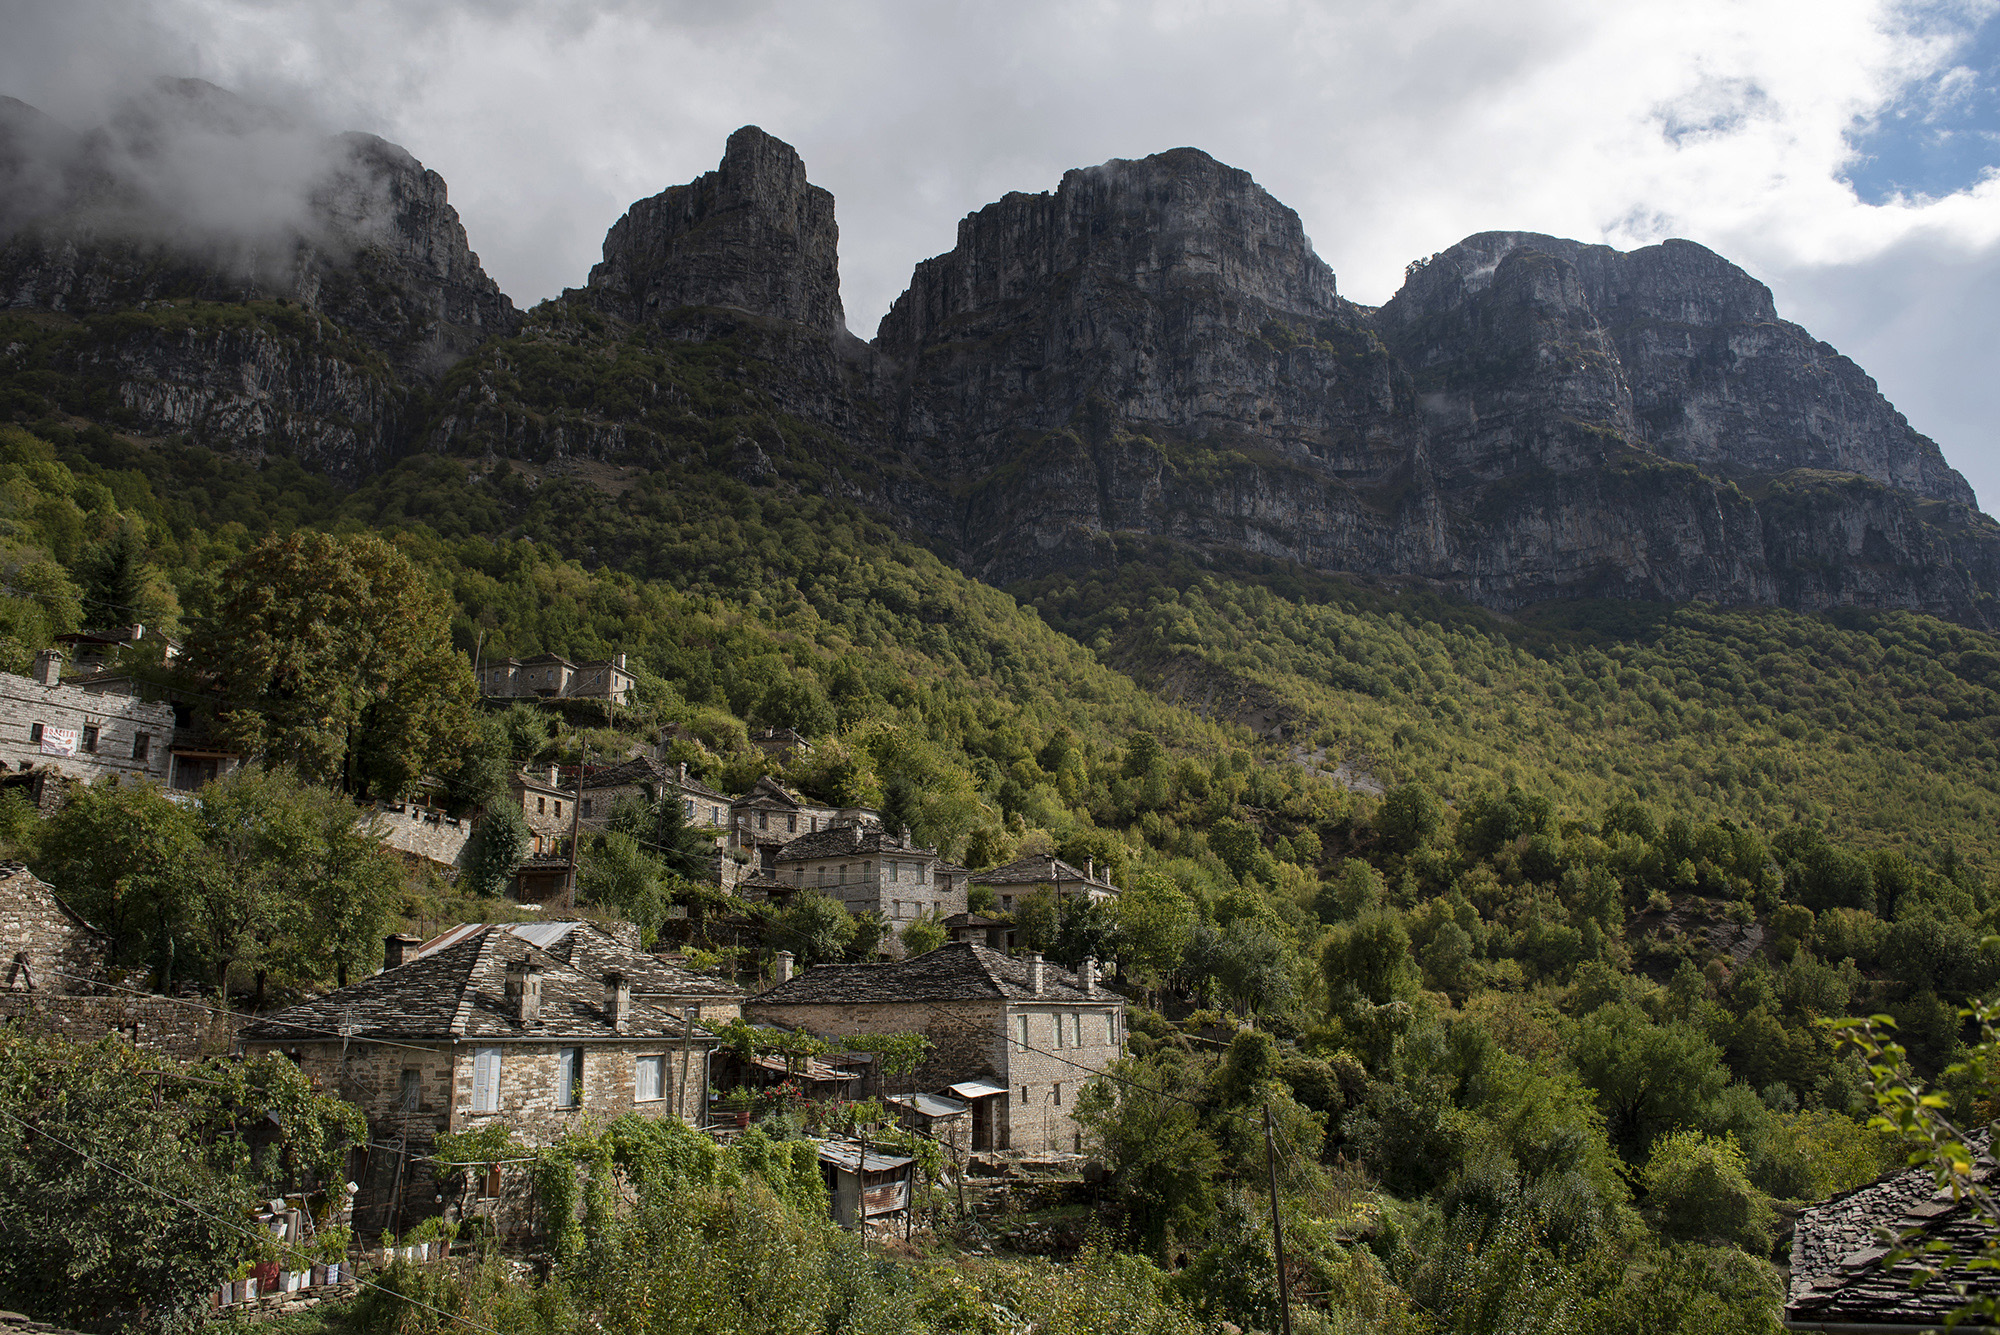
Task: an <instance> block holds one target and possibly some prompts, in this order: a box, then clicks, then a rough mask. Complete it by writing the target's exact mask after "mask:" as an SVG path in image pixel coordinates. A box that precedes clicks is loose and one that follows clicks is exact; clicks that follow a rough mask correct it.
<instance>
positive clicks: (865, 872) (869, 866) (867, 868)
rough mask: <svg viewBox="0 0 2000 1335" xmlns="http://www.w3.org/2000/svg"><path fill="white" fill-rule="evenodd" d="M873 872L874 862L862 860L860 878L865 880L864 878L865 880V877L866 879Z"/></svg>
mask: <svg viewBox="0 0 2000 1335" xmlns="http://www.w3.org/2000/svg"><path fill="white" fill-rule="evenodd" d="M874 874H875V864H874V863H872V862H864V863H862V864H861V879H862V880H864V881H866V880H867V879H868V878H869V877H871V876H873V875H874Z"/></svg>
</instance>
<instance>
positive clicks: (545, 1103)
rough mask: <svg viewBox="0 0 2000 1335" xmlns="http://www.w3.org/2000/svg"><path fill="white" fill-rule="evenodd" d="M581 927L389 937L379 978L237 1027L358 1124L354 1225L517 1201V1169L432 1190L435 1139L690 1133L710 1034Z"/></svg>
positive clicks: (625, 951)
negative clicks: (633, 1121) (346, 1106)
mask: <svg viewBox="0 0 2000 1335" xmlns="http://www.w3.org/2000/svg"><path fill="white" fill-rule="evenodd" d="M578 931H595V929H592V928H589V927H588V925H587V924H578V923H527V924H510V925H494V924H473V925H472V927H471V928H470V929H469V930H466V929H461V930H460V931H458V932H456V933H453V934H447V935H448V938H449V939H444V938H441V939H440V940H439V941H437V942H435V943H433V944H432V947H431V948H429V949H426V948H424V947H423V946H422V945H421V943H418V942H416V941H415V940H414V939H413V938H409V937H391V938H389V941H388V943H387V948H386V950H385V952H384V961H383V962H384V968H383V970H382V972H380V973H378V974H376V975H374V976H373V977H371V978H367V979H364V980H362V981H361V982H358V983H355V984H353V985H351V986H349V987H344V988H341V989H339V990H337V991H334V992H330V993H328V994H326V995H325V996H322V997H320V998H318V999H316V1000H314V1001H309V1002H306V1003H303V1004H301V1005H298V1006H292V1007H289V1008H287V1009H285V1010H282V1011H278V1012H276V1013H274V1014H272V1015H269V1016H267V1017H265V1018H263V1019H261V1020H258V1021H257V1022H255V1023H254V1024H251V1025H248V1026H246V1027H245V1028H244V1029H243V1030H242V1031H241V1032H240V1035H239V1039H240V1042H241V1045H242V1048H243V1050H244V1051H245V1052H247V1053H252V1054H255V1053H260V1052H283V1053H285V1054H286V1055H288V1056H290V1057H291V1058H292V1059H293V1060H295V1061H296V1062H298V1064H299V1066H300V1067H301V1068H302V1069H303V1070H304V1071H305V1072H306V1073H307V1074H309V1075H311V1076H313V1077H315V1078H317V1079H318V1080H319V1081H320V1082H321V1084H322V1085H324V1086H325V1087H326V1088H328V1089H330V1090H333V1091H334V1092H336V1093H338V1094H339V1095H340V1096H341V1097H342V1098H344V1099H347V1100H348V1101H349V1102H351V1103H353V1104H355V1105H356V1106H357V1107H359V1108H360V1109H361V1110H362V1112H363V1113H364V1114H365V1115H366V1116H367V1118H368V1125H369V1140H370V1142H371V1148H370V1149H368V1150H367V1151H365V1152H363V1153H362V1154H360V1155H359V1156H358V1157H357V1160H356V1161H355V1162H354V1163H352V1164H350V1170H351V1171H350V1174H349V1176H350V1177H351V1178H352V1180H353V1181H355V1182H356V1183H357V1184H359V1186H360V1192H359V1193H358V1195H357V1196H356V1199H355V1222H356V1227H357V1228H358V1229H360V1230H362V1231H364V1232H368V1233H375V1232H379V1231H382V1230H384V1229H389V1230H394V1231H401V1230H403V1229H405V1228H407V1227H408V1225H409V1224H410V1223H411V1222H414V1221H415V1220H416V1219H418V1218H420V1217H422V1216H424V1215H429V1214H435V1213H437V1201H438V1198H440V1197H443V1198H445V1199H446V1201H447V1202H449V1203H450V1204H451V1206H452V1208H454V1209H456V1210H458V1211H460V1212H462V1213H488V1212H491V1213H500V1212H501V1211H502V1203H503V1202H505V1203H507V1204H508V1205H509V1206H510V1207H511V1206H517V1205H519V1204H520V1203H521V1202H522V1201H523V1200H524V1199H525V1195H524V1194H525V1192H526V1190H527V1182H526V1181H525V1177H524V1175H523V1174H522V1173H520V1172H518V1171H516V1172H515V1173H514V1174H512V1176H511V1178H510V1177H509V1175H508V1174H506V1173H505V1172H498V1173H484V1172H479V1173H473V1174H470V1175H466V1174H453V1175H451V1178H450V1179H448V1180H443V1181H440V1180H438V1178H437V1176H436V1174H435V1173H434V1171H433V1170H432V1168H431V1166H430V1162H429V1160H428V1158H427V1157H426V1156H428V1155H429V1154H430V1152H431V1149H432V1148H433V1146H434V1145H435V1141H436V1137H437V1134H438V1133H439V1132H442V1131H452V1132H462V1131H474V1130H478V1129H479V1128H481V1127H483V1126H487V1125H490V1124H492V1123H494V1122H499V1123H504V1124H505V1125H506V1126H507V1127H508V1128H509V1130H510V1132H511V1133H512V1134H513V1135H514V1136H515V1137H517V1138H518V1139H521V1140H523V1141H526V1142H527V1143H529V1144H547V1143H549V1142H550V1141H552V1140H553V1139H555V1138H556V1137H558V1136H560V1135H562V1134H563V1133H564V1132H565V1131H567V1130H568V1129H569V1128H571V1127H574V1126H577V1125H580V1124H581V1123H583V1122H584V1121H586V1120H594V1121H600V1122H601V1121H607V1120H610V1119H612V1118H615V1117H619V1116H622V1115H624V1114H626V1113H636V1114H638V1115H640V1116H642V1117H679V1118H682V1119H684V1120H686V1121H688V1122H690V1123H695V1124H698V1123H699V1121H700V1119H701V1118H702V1116H703V1112H704V1108H705V1105H706V1092H707V1078H706V1072H707V1065H708V1059H709V1055H710V1053H711V1052H712V1051H713V1049H714V1047H715V1038H714V1036H713V1034H711V1033H710V1032H709V1030H708V1029H707V1028H706V1026H704V1025H702V1024H701V1023H699V1022H698V1021H697V1022H695V1023H692V1024H691V1023H689V1022H688V1021H687V1019H685V1018H684V1011H679V1010H676V1009H675V1008H674V1006H673V1005H671V1004H661V1002H659V1001H656V1000H653V999H649V998H648V997H647V996H645V995H644V994H641V995H637V996H635V994H634V980H635V978H638V977H639V974H640V970H641V969H642V968H643V967H644V961H645V960H646V959H648V958H650V957H644V956H642V955H641V953H640V952H638V951H632V950H629V948H626V947H622V946H619V945H618V943H616V942H612V941H609V939H608V938H605V939H603V940H598V939H589V940H581V939H579V940H568V938H570V937H571V936H572V934H573V933H576V932H578ZM565 941H568V946H569V950H568V952H567V953H569V954H571V956H572V959H574V961H575V962H574V963H572V962H570V961H568V960H565V959H564V958H563V954H564V953H565V952H564V951H563V949H562V948H563V946H564V943H565ZM635 956H636V957H639V958H636V959H635V958H634V957H635ZM607 965H622V966H625V967H606V966H607ZM642 985H645V984H643V983H642ZM468 1176H469V1178H470V1179H471V1185H470V1187H469V1189H468V1188H467V1185H466V1179H467V1177H468ZM506 1214H507V1217H508V1218H511V1219H513V1220H514V1221H516V1223H517V1224H518V1223H519V1222H520V1221H522V1220H524V1219H525V1212H524V1211H521V1210H519V1209H512V1208H509V1209H508V1210H507V1211H506Z"/></svg>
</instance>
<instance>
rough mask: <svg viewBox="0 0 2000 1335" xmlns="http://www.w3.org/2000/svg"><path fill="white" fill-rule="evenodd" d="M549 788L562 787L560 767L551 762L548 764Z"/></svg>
mask: <svg viewBox="0 0 2000 1335" xmlns="http://www.w3.org/2000/svg"><path fill="white" fill-rule="evenodd" d="M549 787H551V788H560V787H562V766H561V765H558V764H556V762H555V761H553V760H551V761H550V762H549Z"/></svg>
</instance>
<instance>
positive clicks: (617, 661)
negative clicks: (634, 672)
mask: <svg viewBox="0 0 2000 1335" xmlns="http://www.w3.org/2000/svg"><path fill="white" fill-rule="evenodd" d="M611 662H612V664H613V665H614V666H616V667H617V669H618V670H619V671H620V672H623V671H624V670H625V655H624V654H622V653H621V654H619V655H618V656H617V657H616V658H614V659H612V660H611Z"/></svg>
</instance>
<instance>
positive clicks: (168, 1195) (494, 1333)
mask: <svg viewBox="0 0 2000 1335" xmlns="http://www.w3.org/2000/svg"><path fill="white" fill-rule="evenodd" d="M0 1117H5V1118H6V1119H7V1120H8V1121H10V1122H13V1123H15V1124H16V1125H18V1126H20V1127H22V1128H24V1129H25V1130H26V1131H27V1132H28V1134H29V1135H31V1136H40V1137H42V1138H43V1139H44V1140H46V1141H48V1142H50V1143H51V1144H54V1145H59V1146H61V1147H62V1148H63V1149H66V1150H68V1151H69V1152H70V1153H71V1154H74V1155H76V1156H77V1157H78V1158H79V1159H82V1160H83V1161H84V1162H86V1163H90V1164H94V1165H96V1166H97V1167H99V1168H101V1169H103V1170H105V1171H106V1172H109V1173H114V1174H116V1175H117V1176H119V1177H122V1178H124V1179H125V1180H126V1181H127V1182H131V1183H133V1184H134V1185H136V1186H139V1187H143V1188H145V1189H146V1190H147V1191H150V1192H152V1193H153V1194H154V1195H156V1196H159V1197H161V1198H162V1199H164V1200H168V1201H171V1202H173V1203H174V1204H175V1205H178V1206H180V1207H181V1208H182V1209H184V1210H188V1211H190V1212H192V1213H194V1214H196V1215H199V1216H201V1217H202V1218H203V1219H207V1220H210V1221H211V1222H213V1223H217V1224H221V1225H222V1226H223V1227H224V1228H229V1229H234V1230H236V1231H237V1232H239V1233H242V1234H244V1235H245V1236H247V1237H249V1238H252V1239H254V1240H255V1241H257V1242H259V1243H268V1242H269V1241H270V1235H269V1234H268V1233H265V1232H264V1231H262V1230H260V1229H256V1228H252V1227H251V1226H250V1225H248V1224H244V1223H242V1222H240V1221H238V1220H233V1219H225V1218H223V1217H222V1216H221V1215H219V1214H213V1213H211V1212H209V1211H208V1210H205V1209H203V1208H202V1207H201V1206H199V1205H197V1204H195V1203H194V1202H193V1201H190V1200H185V1199H183V1198H181V1197H179V1196H176V1195H174V1194H173V1193H172V1192H170V1191H168V1190H167V1189H166V1188H164V1187H161V1186H158V1185H156V1184H154V1183H151V1182H147V1181H145V1180H144V1179H142V1178H138V1177H134V1176H133V1175H132V1174H130V1173H128V1172H126V1171H125V1170H124V1169H122V1168H120V1167H118V1166H117V1165H116V1164H113V1163H109V1162H107V1161H105V1160H103V1159H100V1158H98V1157H97V1156H96V1155H94V1154H91V1153H90V1152H89V1151H87V1150H82V1149H79V1148H77V1147H76V1146H75V1145H72V1144H70V1143H69V1142H68V1141H66V1140H64V1139H62V1138H61V1137H60V1136H57V1135H54V1134H52V1133H50V1132H49V1131H46V1130H44V1129H43V1128H41V1127H38V1126H36V1125H35V1124H34V1123H33V1122H29V1121H26V1120H24V1119H22V1118H19V1117H16V1116H15V1115H14V1114H13V1113H11V1112H8V1111H7V1110H6V1109H5V1108H0ZM354 1282H355V1283H356V1284H358V1285H360V1286H361V1287H362V1288H364V1289H374V1290H375V1291H376V1292H378V1293H386V1294H388V1295H389V1296H391V1297H393V1298H399V1299H401V1300H402V1301H404V1302H406V1303H409V1304H410V1305H411V1306H413V1307H421V1308H423V1309H424V1310H425V1311H427V1312H435V1313H436V1314H437V1315H439V1316H442V1317H448V1318H450V1319H451V1320H453V1321H457V1322H459V1323H461V1324H463V1325H466V1326H470V1327H471V1328H472V1329H474V1330H477V1331H482V1332H484V1333H485V1335H501V1332H500V1331H498V1330H496V1329H494V1328H493V1327H492V1326H487V1325H482V1324H480V1323H479V1322H477V1321H474V1320H473V1319H472V1318H471V1317H467V1316H461V1315H459V1314H458V1313H456V1312H447V1311H446V1310H445V1309H444V1308H442V1307H434V1306H432V1305H431V1304H430V1303H427V1302H424V1301H423V1300H422V1299H420V1298H412V1297H410V1296H409V1295H408V1294H405V1293H398V1292H397V1291H396V1290H394V1289H391V1288H387V1287H385V1286H383V1285H381V1284H375V1283H371V1282H370V1281H368V1280H365V1279H362V1278H361V1277H360V1276H358V1275H357V1276H355V1279H354Z"/></svg>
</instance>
